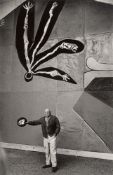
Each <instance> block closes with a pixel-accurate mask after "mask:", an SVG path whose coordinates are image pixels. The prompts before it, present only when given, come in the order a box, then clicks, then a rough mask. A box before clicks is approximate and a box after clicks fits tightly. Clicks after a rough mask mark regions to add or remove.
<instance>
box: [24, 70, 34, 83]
mask: <svg viewBox="0 0 113 175" xmlns="http://www.w3.org/2000/svg"><path fill="white" fill-rule="evenodd" d="M24 78H25V81H27V82H29V81H31V80H32V79H33V74H32V73H30V72H27V73H26V74H25V76H24Z"/></svg>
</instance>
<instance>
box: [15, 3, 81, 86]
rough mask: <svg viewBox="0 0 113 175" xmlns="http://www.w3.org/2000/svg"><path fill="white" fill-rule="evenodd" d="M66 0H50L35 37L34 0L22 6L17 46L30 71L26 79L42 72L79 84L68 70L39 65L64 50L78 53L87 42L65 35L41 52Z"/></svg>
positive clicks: (57, 78) (23, 62) (27, 69)
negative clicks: (64, 37)
mask: <svg viewBox="0 0 113 175" xmlns="http://www.w3.org/2000/svg"><path fill="white" fill-rule="evenodd" d="M64 3H65V0H49V2H48V4H47V7H46V9H45V11H44V13H43V15H42V18H41V21H40V24H39V28H38V31H37V33H36V36H35V39H34V4H33V3H32V1H29V2H27V1H26V2H25V3H24V4H23V6H22V7H21V8H20V12H19V16H18V20H17V26H16V48H17V52H18V57H19V59H20V62H21V64H22V65H23V67H24V68H25V69H26V71H27V72H26V73H25V76H24V78H25V80H26V81H27V82H29V81H31V80H32V79H33V76H43V77H46V78H51V79H54V80H61V81H66V82H69V83H73V84H76V82H75V81H74V80H73V79H72V78H71V77H70V76H69V75H68V74H67V73H65V72H64V71H62V70H60V69H57V68H54V67H46V68H42V69H38V67H39V66H40V65H41V64H43V63H45V62H47V61H49V60H50V59H53V58H54V57H56V56H57V55H59V54H61V53H66V54H73V53H79V52H81V51H82V50H83V49H84V45H83V43H81V42H80V41H78V40H72V39H64V40H62V41H60V42H58V43H57V44H55V45H54V46H52V47H51V48H50V49H47V50H45V51H43V52H40V53H39V51H40V49H41V48H42V47H43V46H44V44H45V43H46V41H47V40H48V38H49V36H50V34H51V32H52V29H53V27H54V25H55V23H56V21H57V18H58V16H59V14H60V12H61V10H62V8H63V6H64Z"/></svg>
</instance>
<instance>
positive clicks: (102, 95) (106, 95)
mask: <svg viewBox="0 0 113 175" xmlns="http://www.w3.org/2000/svg"><path fill="white" fill-rule="evenodd" d="M85 91H86V92H87V93H89V94H91V95H92V96H94V97H96V98H97V99H99V100H101V101H102V102H103V103H105V104H107V105H109V106H111V107H112V108H113V78H112V77H101V78H95V79H94V80H93V81H92V82H91V83H90V84H89V85H88V86H87V87H86V88H85Z"/></svg>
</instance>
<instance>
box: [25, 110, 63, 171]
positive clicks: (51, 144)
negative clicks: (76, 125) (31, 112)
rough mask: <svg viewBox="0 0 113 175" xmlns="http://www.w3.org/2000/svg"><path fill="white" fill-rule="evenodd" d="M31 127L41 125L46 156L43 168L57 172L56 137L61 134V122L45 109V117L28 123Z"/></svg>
mask: <svg viewBox="0 0 113 175" xmlns="http://www.w3.org/2000/svg"><path fill="white" fill-rule="evenodd" d="M27 124H29V125H41V127H42V134H43V138H44V139H43V140H44V148H45V155H46V164H45V165H44V166H43V168H49V167H52V172H56V171H57V157H56V153H57V151H56V150H57V149H56V137H57V135H58V134H59V132H60V122H59V120H58V118H57V117H56V116H53V115H51V111H50V110H49V109H45V115H44V117H41V118H40V119H38V120H35V121H29V122H27Z"/></svg>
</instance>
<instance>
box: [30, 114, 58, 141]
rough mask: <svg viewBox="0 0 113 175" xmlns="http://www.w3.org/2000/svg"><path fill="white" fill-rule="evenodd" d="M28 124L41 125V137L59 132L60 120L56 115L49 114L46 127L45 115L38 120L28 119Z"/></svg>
mask: <svg viewBox="0 0 113 175" xmlns="http://www.w3.org/2000/svg"><path fill="white" fill-rule="evenodd" d="M28 124H29V125H41V127H42V133H43V137H45V138H47V137H48V135H49V136H53V135H54V134H55V135H57V134H59V132H60V122H59V120H58V118H57V117H56V116H53V115H51V116H50V119H49V122H48V127H47V126H46V121H45V117H41V118H40V119H39V120H34V121H29V122H28Z"/></svg>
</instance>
